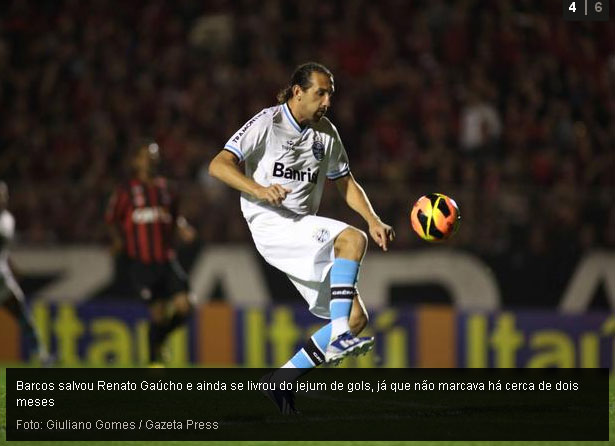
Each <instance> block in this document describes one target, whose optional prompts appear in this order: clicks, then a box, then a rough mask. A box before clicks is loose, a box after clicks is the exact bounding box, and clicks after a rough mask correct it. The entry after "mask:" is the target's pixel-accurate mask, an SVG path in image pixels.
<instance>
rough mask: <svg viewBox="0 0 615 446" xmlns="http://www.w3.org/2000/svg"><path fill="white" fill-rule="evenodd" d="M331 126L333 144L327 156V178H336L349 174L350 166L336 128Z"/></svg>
mask: <svg viewBox="0 0 615 446" xmlns="http://www.w3.org/2000/svg"><path fill="white" fill-rule="evenodd" d="M332 127H333V146H332V148H331V156H330V157H329V165H328V166H327V178H329V179H330V180H337V179H338V178H342V177H345V176H346V175H348V174H350V166H349V165H348V155H347V154H346V149H345V148H344V144H343V143H342V139H341V138H340V135H339V133H338V132H337V129H336V128H335V127H334V126H333V125H332Z"/></svg>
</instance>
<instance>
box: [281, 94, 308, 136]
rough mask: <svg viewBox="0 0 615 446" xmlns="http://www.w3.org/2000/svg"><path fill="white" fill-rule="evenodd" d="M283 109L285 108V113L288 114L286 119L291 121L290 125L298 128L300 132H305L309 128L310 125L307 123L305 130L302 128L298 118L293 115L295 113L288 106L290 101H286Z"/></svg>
mask: <svg viewBox="0 0 615 446" xmlns="http://www.w3.org/2000/svg"><path fill="white" fill-rule="evenodd" d="M282 110H284V115H285V116H286V119H287V120H288V122H289V123H290V125H291V126H292V127H293V128H294V129H295V130H297V131H298V132H299V133H304V132H305V131H306V130H307V129H308V126H307V125H306V126H305V127H304V128H303V130H302V129H301V126H300V125H299V123H298V122H297V120H296V119H295V118H294V117H293V114H292V113H291V111H290V108H288V103H287V102H285V103H284V104H283V105H282Z"/></svg>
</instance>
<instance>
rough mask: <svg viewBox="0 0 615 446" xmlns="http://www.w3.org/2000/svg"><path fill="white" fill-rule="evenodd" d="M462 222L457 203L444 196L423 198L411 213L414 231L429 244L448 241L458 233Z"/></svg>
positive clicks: (433, 195) (431, 195)
mask: <svg viewBox="0 0 615 446" xmlns="http://www.w3.org/2000/svg"><path fill="white" fill-rule="evenodd" d="M460 221H461V215H460V214H459V208H458V207H457V203H455V200H453V199H452V198H450V197H447V196H446V195H444V194H437V193H434V194H429V195H424V196H422V197H421V198H419V199H418V200H416V203H414V206H413V207H412V211H411V212H410V223H411V224H412V229H414V232H416V233H417V234H418V236H419V237H421V238H422V239H423V240H426V241H428V242H441V241H444V240H446V239H448V238H449V237H451V236H452V235H453V234H454V233H455V232H457V229H458V228H459V223H460Z"/></svg>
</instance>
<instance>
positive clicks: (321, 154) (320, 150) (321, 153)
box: [312, 136, 325, 161]
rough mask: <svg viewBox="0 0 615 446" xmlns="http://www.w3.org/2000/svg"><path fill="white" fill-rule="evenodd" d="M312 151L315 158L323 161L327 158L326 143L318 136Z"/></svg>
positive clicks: (315, 138)
mask: <svg viewBox="0 0 615 446" xmlns="http://www.w3.org/2000/svg"><path fill="white" fill-rule="evenodd" d="M312 153H313V154H314V158H316V159H317V160H318V161H322V160H323V159H324V158H325V145H324V144H323V143H322V141H321V140H320V139H319V138H318V137H316V136H315V137H314V143H313V144H312Z"/></svg>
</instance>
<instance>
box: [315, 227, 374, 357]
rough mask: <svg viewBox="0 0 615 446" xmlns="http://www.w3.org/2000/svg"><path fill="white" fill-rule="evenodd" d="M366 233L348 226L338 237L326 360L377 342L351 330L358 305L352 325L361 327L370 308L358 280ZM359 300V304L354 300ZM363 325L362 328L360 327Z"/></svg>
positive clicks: (355, 351) (351, 352)
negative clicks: (363, 299)
mask: <svg viewBox="0 0 615 446" xmlns="http://www.w3.org/2000/svg"><path fill="white" fill-rule="evenodd" d="M366 249H367V236H366V235H365V233H364V232H363V231H360V230H358V229H356V228H353V227H348V228H346V229H345V230H344V231H342V232H341V233H340V234H339V235H338V237H337V238H336V239H335V243H334V250H335V260H334V262H333V266H332V267H331V301H330V304H329V309H330V312H331V342H330V344H329V346H328V347H327V351H326V354H325V357H326V362H328V363H333V364H338V363H339V362H340V361H341V360H342V359H343V358H344V357H345V356H347V355H349V354H353V355H357V354H363V353H366V352H367V351H369V350H370V349H371V347H372V345H373V343H374V339H373V338H371V337H362V338H360V337H357V336H356V334H355V333H354V332H353V331H352V330H351V327H350V324H349V319H350V317H351V313H352V309H353V307H354V308H355V312H354V317H353V325H355V329H356V330H358V331H360V330H362V329H363V328H364V326H365V323H366V322H367V312H366V311H365V308H364V307H363V306H362V305H361V301H360V298H359V297H358V293H357V288H356V283H357V278H358V275H359V267H360V264H361V261H362V260H363V256H364V255H365V250H366ZM355 300H356V302H357V304H356V306H355V305H353V303H354V302H355ZM359 329H360V330H359Z"/></svg>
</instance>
